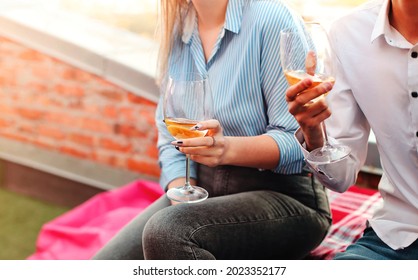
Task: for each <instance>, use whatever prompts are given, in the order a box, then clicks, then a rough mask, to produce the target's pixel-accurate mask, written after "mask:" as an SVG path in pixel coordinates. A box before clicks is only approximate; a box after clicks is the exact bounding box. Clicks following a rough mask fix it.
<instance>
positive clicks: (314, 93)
mask: <svg viewBox="0 0 418 280" xmlns="http://www.w3.org/2000/svg"><path fill="white" fill-rule="evenodd" d="M332 86H333V84H332V83H329V82H324V83H321V84H319V85H317V86H316V87H314V88H310V89H309V90H305V91H303V92H301V93H300V94H299V95H298V96H296V98H295V99H294V101H296V103H298V104H299V105H301V106H305V105H306V104H308V103H312V100H314V99H317V98H318V97H320V96H322V95H324V94H325V93H327V92H329V91H330V90H331V89H332Z"/></svg>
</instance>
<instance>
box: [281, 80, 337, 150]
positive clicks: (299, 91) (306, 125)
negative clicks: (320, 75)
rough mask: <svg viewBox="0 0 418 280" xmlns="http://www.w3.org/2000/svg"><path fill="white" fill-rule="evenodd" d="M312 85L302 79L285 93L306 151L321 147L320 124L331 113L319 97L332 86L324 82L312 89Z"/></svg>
mask: <svg viewBox="0 0 418 280" xmlns="http://www.w3.org/2000/svg"><path fill="white" fill-rule="evenodd" d="M312 83H313V82H312V80H310V79H309V78H308V79H304V80H302V81H301V82H299V83H297V84H295V85H293V86H291V87H289V88H288V90H287V91H286V101H287V103H288V108H289V112H290V113H291V114H292V115H293V116H294V117H295V119H296V121H297V122H298V123H299V125H300V128H301V130H302V133H303V135H304V138H305V142H306V148H307V150H308V151H310V150H313V149H315V148H318V147H321V146H322V143H323V136H322V130H321V122H323V121H324V120H325V119H327V118H329V116H331V111H330V110H329V108H328V105H327V103H326V100H325V98H321V96H323V94H325V93H327V92H329V91H330V90H331V89H332V86H333V85H332V83H329V82H324V83H321V84H320V85H318V86H316V87H312ZM314 99H315V100H314Z"/></svg>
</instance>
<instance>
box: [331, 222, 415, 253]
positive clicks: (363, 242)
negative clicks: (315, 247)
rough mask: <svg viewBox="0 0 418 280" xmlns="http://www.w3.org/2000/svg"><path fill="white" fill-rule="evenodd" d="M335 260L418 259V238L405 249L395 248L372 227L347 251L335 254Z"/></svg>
mask: <svg viewBox="0 0 418 280" xmlns="http://www.w3.org/2000/svg"><path fill="white" fill-rule="evenodd" d="M334 259H335V260H418V240H416V241H415V242H414V243H412V244H411V245H410V246H408V247H407V248H405V249H400V250H393V249H392V248H390V247H389V246H388V245H386V244H385V243H384V242H383V241H382V240H380V238H379V237H378V236H377V235H376V233H375V232H374V230H373V229H372V228H371V227H368V228H366V229H365V230H364V234H363V236H362V237H361V238H359V240H357V242H355V243H353V244H351V245H350V246H348V247H347V249H346V250H345V252H341V253H338V254H336V255H335V257H334Z"/></svg>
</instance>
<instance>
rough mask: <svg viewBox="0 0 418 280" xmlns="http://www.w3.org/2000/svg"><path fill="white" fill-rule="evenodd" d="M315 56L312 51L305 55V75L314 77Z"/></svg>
mask: <svg viewBox="0 0 418 280" xmlns="http://www.w3.org/2000/svg"><path fill="white" fill-rule="evenodd" d="M316 63H317V61H316V54H315V52H314V51H309V52H308V54H307V55H306V60H305V67H306V73H308V74H309V75H312V76H314V75H315V69H316Z"/></svg>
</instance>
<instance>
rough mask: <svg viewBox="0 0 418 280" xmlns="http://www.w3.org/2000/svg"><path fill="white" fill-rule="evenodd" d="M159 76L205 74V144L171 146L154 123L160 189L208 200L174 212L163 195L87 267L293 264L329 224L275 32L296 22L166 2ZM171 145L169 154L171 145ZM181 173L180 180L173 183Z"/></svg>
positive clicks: (264, 10)
mask: <svg viewBox="0 0 418 280" xmlns="http://www.w3.org/2000/svg"><path fill="white" fill-rule="evenodd" d="M161 3H162V5H161V7H162V15H163V16H162V18H163V25H162V31H163V32H162V34H163V35H164V36H163V38H162V39H163V40H162V41H161V51H160V60H159V66H160V71H161V72H160V73H161V75H160V77H161V80H162V79H163V78H164V77H165V76H167V75H168V74H170V73H173V72H178V71H184V72H199V73H201V74H204V75H207V76H208V77H209V80H210V83H211V88H212V91H213V99H214V108H215V119H216V120H210V121H206V122H202V123H201V124H200V125H201V126H202V128H203V129H205V128H209V129H210V130H211V135H212V136H213V137H214V139H213V138H212V137H203V138H194V139H184V140H183V141H182V142H183V143H182V144H181V143H178V142H176V141H174V139H173V137H172V136H171V135H170V134H169V133H168V132H167V129H166V126H165V125H164V122H163V116H162V107H161V102H160V103H159V106H158V108H157V113H156V121H157V126H158V131H159V138H158V147H159V151H160V155H159V162H160V166H161V171H162V172H161V179H160V184H161V186H162V187H163V188H165V189H167V188H171V187H176V186H179V185H181V184H183V183H184V174H185V154H186V153H187V154H190V156H191V159H192V171H191V177H192V178H194V179H193V183H195V182H198V183H199V185H200V186H204V187H205V188H206V189H207V190H208V192H209V195H210V197H209V198H208V199H207V200H205V201H203V202H199V203H192V204H176V205H171V202H170V201H169V200H168V199H167V197H166V196H163V197H161V198H160V199H159V200H157V201H156V202H155V203H154V204H153V205H151V206H150V207H148V208H147V209H146V210H145V211H144V212H143V213H141V214H140V215H139V216H138V217H137V218H136V219H134V220H133V221H132V222H131V223H130V224H129V225H127V226H126V227H125V228H124V229H123V230H122V231H121V232H120V233H119V234H118V235H116V237H115V238H113V239H112V240H111V241H110V243H109V244H107V246H105V247H104V248H103V249H102V250H101V251H100V252H99V253H98V254H97V255H96V256H95V258H96V259H144V258H145V259H300V258H304V257H306V256H307V255H308V254H309V252H310V251H311V250H312V249H314V248H315V247H316V246H317V245H319V244H320V242H321V241H322V239H323V238H324V237H325V235H326V233H327V230H328V228H329V226H330V223H331V218H330V211H329V205H328V200H327V196H326V193H325V190H324V188H323V186H321V185H319V184H318V183H317V182H316V181H315V179H314V177H313V176H311V174H310V173H309V172H308V171H307V169H305V168H304V166H303V155H302V153H301V151H300V149H299V146H298V143H297V142H296V140H295V138H294V136H293V134H294V132H295V130H296V129H297V127H298V126H297V123H296V121H295V120H294V118H293V117H292V116H291V115H290V114H289V113H288V111H287V103H286V101H285V99H284V93H285V90H286V89H287V82H286V80H285V78H284V76H283V72H282V69H281V67H280V61H279V32H280V30H282V29H284V28H287V27H291V26H293V25H295V24H300V22H301V20H300V18H299V17H298V16H296V15H295V14H294V13H293V12H292V11H291V10H290V9H289V8H288V7H287V6H286V5H285V4H284V3H283V2H282V1H278V0H277V1H274V0H264V1H263V0H253V1H251V0H229V1H228V0H212V1H207V0H191V1H190V0H163V1H161ZM176 147H177V148H178V149H176ZM182 177H183V178H182Z"/></svg>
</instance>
